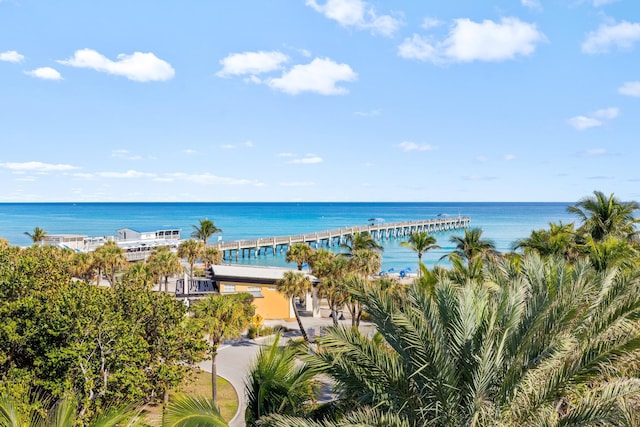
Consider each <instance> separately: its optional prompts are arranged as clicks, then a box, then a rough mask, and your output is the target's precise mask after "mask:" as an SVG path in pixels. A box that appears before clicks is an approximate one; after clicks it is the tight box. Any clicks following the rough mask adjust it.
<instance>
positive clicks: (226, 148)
mask: <svg viewBox="0 0 640 427" xmlns="http://www.w3.org/2000/svg"><path fill="white" fill-rule="evenodd" d="M220 148H222V149H224V150H232V149H234V148H236V146H235V145H233V144H220Z"/></svg>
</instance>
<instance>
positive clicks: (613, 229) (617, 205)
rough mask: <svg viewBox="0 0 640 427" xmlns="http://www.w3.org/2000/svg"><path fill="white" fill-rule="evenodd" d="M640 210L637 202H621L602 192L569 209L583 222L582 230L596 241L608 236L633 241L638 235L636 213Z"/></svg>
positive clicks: (568, 209)
mask: <svg viewBox="0 0 640 427" xmlns="http://www.w3.org/2000/svg"><path fill="white" fill-rule="evenodd" d="M638 209H640V205H638V203H637V202H621V201H620V200H618V199H617V198H616V197H615V196H614V195H613V193H612V194H610V195H609V196H608V197H607V196H606V195H605V194H604V193H603V192H601V191H594V192H593V197H585V198H583V199H581V200H580V201H578V203H576V204H575V205H573V206H569V207H568V208H567V212H569V213H572V214H574V215H576V216H578V218H580V220H581V221H582V225H581V226H580V230H581V231H583V232H585V233H586V234H588V235H590V236H591V237H592V238H593V239H594V240H595V241H600V240H603V239H604V238H606V237H607V236H610V235H612V236H614V237H618V238H621V239H631V238H633V237H634V236H635V235H636V234H637V230H636V224H637V223H638V221H640V219H638V218H635V217H634V213H635V212H636V211H637V210H638Z"/></svg>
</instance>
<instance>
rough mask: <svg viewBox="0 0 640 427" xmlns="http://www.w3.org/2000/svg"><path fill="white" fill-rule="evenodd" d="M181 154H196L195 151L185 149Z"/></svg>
mask: <svg viewBox="0 0 640 427" xmlns="http://www.w3.org/2000/svg"><path fill="white" fill-rule="evenodd" d="M182 152H183V153H184V154H196V150H193V149H191V148H187V149H186V150H182Z"/></svg>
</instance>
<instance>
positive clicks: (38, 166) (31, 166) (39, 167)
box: [0, 162, 78, 172]
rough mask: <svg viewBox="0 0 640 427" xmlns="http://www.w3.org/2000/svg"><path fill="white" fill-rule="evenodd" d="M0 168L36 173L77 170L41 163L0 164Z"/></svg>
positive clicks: (72, 167)
mask: <svg viewBox="0 0 640 427" xmlns="http://www.w3.org/2000/svg"><path fill="white" fill-rule="evenodd" d="M0 167H3V168H6V169H10V170H12V171H37V172H57V171H69V170H73V169H78V167H76V166H72V165H65V164H52V163H42V162H23V163H12V162H9V163H0Z"/></svg>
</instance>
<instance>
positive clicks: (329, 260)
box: [310, 249, 349, 325]
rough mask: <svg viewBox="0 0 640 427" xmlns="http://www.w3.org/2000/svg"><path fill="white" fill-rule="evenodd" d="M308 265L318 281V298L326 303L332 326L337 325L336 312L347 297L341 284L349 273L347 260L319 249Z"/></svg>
mask: <svg viewBox="0 0 640 427" xmlns="http://www.w3.org/2000/svg"><path fill="white" fill-rule="evenodd" d="M310 264H311V271H312V273H313V275H314V276H316V277H317V278H318V279H319V283H318V284H317V291H318V296H319V297H320V298H324V299H325V300H326V301H327V304H328V305H329V309H330V310H331V318H332V319H333V324H334V325H337V324H338V312H339V311H341V310H342V308H343V307H344V304H345V302H346V300H347V298H348V296H349V292H348V290H347V289H346V287H345V286H344V283H343V282H344V278H345V276H346V275H347V273H348V272H349V259H347V258H346V257H343V256H338V255H336V254H335V253H334V252H331V251H329V250H327V249H320V250H317V251H315V253H314V256H313V257H312V258H311V261H310Z"/></svg>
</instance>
